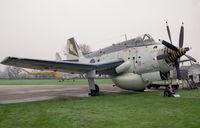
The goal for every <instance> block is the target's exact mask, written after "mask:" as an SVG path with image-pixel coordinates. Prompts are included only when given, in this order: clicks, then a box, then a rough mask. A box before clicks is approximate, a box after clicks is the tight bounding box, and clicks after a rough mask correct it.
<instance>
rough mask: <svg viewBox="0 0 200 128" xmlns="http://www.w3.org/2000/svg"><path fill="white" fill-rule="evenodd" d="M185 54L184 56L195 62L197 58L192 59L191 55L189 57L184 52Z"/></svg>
mask: <svg viewBox="0 0 200 128" xmlns="http://www.w3.org/2000/svg"><path fill="white" fill-rule="evenodd" d="M185 56H186V57H187V58H188V59H190V60H192V61H193V62H197V60H196V59H194V58H193V57H191V56H189V55H186V54H185Z"/></svg>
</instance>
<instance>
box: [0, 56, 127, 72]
mask: <svg viewBox="0 0 200 128" xmlns="http://www.w3.org/2000/svg"><path fill="white" fill-rule="evenodd" d="M123 62H124V61H123V60H122V59H117V60H113V61H109V62H101V63H93V64H90V63H81V62H72V61H52V60H40V59H29V58H18V57H7V58H5V59H4V60H3V61H2V62H1V64H4V65H10V66H16V67H23V68H31V69H38V70H55V71H60V72H69V73H87V72H88V71H91V70H96V71H97V73H99V74H108V75H114V74H115V68H116V67H117V66H119V65H120V64H122V63H123Z"/></svg>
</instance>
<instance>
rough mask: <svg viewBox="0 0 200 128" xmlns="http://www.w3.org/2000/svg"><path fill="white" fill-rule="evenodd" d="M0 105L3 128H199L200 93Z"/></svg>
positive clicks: (146, 94)
mask: <svg viewBox="0 0 200 128" xmlns="http://www.w3.org/2000/svg"><path fill="white" fill-rule="evenodd" d="M178 93H179V94H180V95H181V98H168V97H163V96H162V95H163V92H162V91H160V92H151V93H150V92H148V93H147V92H146V93H135V94H121V95H111V96H97V97H85V98H76V99H70V100H49V101H39V102H31V103H18V104H7V105H0V128H13V127H15V128H27V127H28V128H170V127H171V128H199V127H200V90H192V91H183V90H181V91H178Z"/></svg>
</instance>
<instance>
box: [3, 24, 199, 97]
mask: <svg viewBox="0 0 200 128" xmlns="http://www.w3.org/2000/svg"><path fill="white" fill-rule="evenodd" d="M166 27H167V32H168V36H169V39H170V43H168V42H167V41H164V40H160V42H161V43H159V42H156V41H155V40H154V39H153V38H152V37H151V36H150V35H149V34H144V35H143V36H140V37H137V38H133V39H130V40H127V41H124V42H120V43H117V44H112V45H111V46H109V47H106V48H103V49H100V50H98V51H95V52H92V53H89V54H83V53H82V51H81V50H80V48H79V46H78V44H77V43H76V41H75V40H74V38H70V39H68V41H67V60H57V61H53V60H39V59H29V58H18V57H7V58H5V59H4V60H3V61H2V62H1V63H2V64H4V65H11V66H17V67H23V68H31V69H39V70H54V71H60V72H69V73H81V74H82V73H86V74H87V79H88V84H89V90H90V92H89V93H88V94H89V95H91V96H96V95H98V94H99V87H98V85H97V84H95V83H94V78H95V76H96V75H97V74H100V75H101V74H104V75H109V76H110V78H111V79H112V81H113V82H114V84H115V85H116V86H117V87H119V88H122V89H126V90H134V91H143V90H144V89H145V88H146V86H147V85H148V84H150V83H151V82H153V81H160V80H168V81H169V86H168V87H167V88H166V90H165V91H164V95H165V96H169V97H171V96H174V94H175V92H174V91H173V89H172V87H171V84H170V83H171V82H170V81H171V80H170V71H171V70H173V69H174V68H176V70H177V74H178V79H180V78H181V76H180V71H179V60H180V58H181V56H183V55H185V56H186V57H188V58H189V60H192V61H196V60H195V59H194V58H193V57H191V56H189V55H186V52H187V51H189V50H190V48H189V47H185V48H183V38H184V27H183V24H182V26H181V30H180V37H179V47H176V46H174V45H173V44H172V39H171V34H170V29H169V26H168V25H167V26H166Z"/></svg>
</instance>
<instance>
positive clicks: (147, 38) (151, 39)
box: [142, 34, 154, 41]
mask: <svg viewBox="0 0 200 128" xmlns="http://www.w3.org/2000/svg"><path fill="white" fill-rule="evenodd" d="M142 40H143V41H153V40H154V39H153V38H152V37H151V36H150V35H149V34H144V35H143V38H142Z"/></svg>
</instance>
